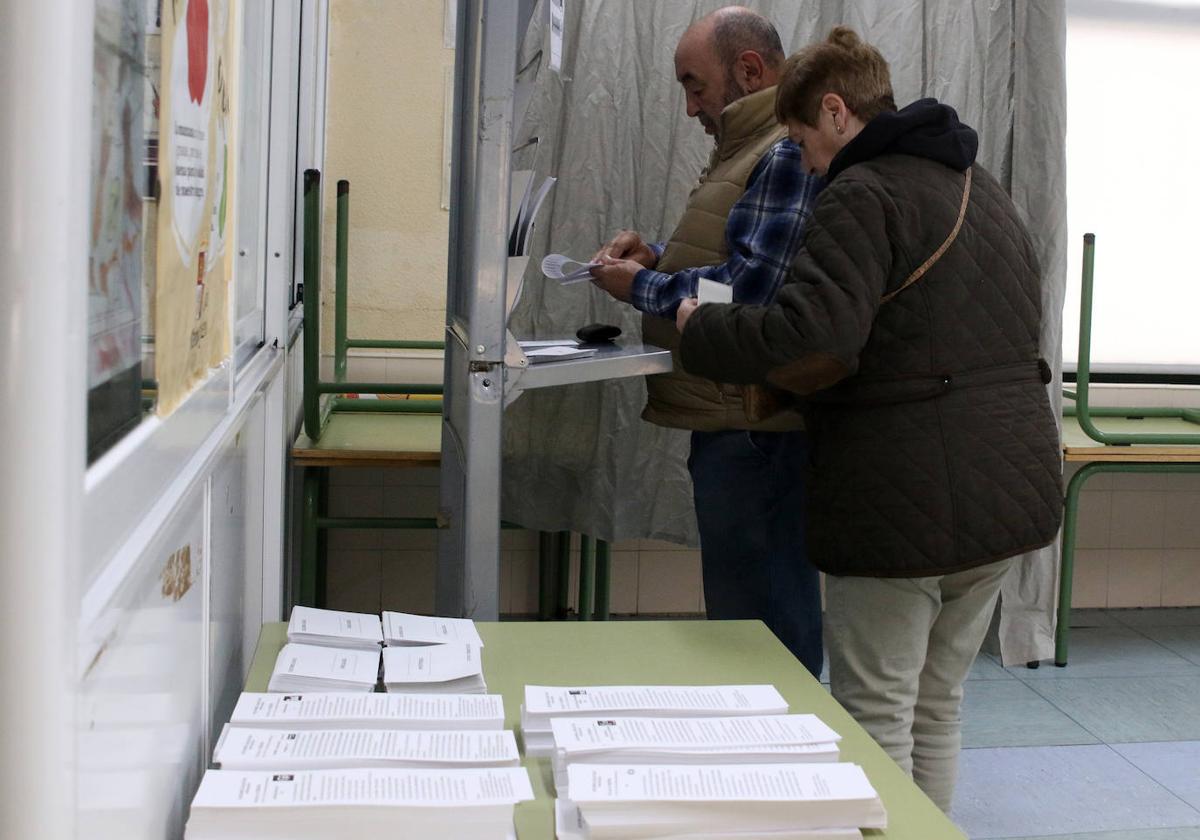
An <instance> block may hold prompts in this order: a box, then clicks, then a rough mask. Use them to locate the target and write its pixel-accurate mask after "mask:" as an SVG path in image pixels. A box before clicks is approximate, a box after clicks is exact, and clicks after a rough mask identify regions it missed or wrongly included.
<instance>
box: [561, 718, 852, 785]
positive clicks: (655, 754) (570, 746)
mask: <svg viewBox="0 0 1200 840" xmlns="http://www.w3.org/2000/svg"><path fill="white" fill-rule="evenodd" d="M550 726H551V729H552V731H553V735H554V762H553V764H554V784H555V786H556V787H557V788H558V794H559V796H566V787H567V767H568V766H569V765H571V764H797V763H800V762H807V761H827V762H828V761H837V760H838V758H839V751H838V741H840V740H841V736H840V735H838V734H837V733H836V732H834V731H833V730H832V729H830V728H829V727H828V726H826V725H825V724H824V723H823V722H821V720H820V718H818V717H817V716H816V715H767V716H744V717H714V718H626V717H618V718H609V719H605V718H554V719H552V720H551V721H550Z"/></svg>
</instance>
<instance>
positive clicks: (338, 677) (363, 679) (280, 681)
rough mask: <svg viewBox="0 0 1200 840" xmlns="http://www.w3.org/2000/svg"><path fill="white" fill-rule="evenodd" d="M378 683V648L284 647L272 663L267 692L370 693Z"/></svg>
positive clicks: (293, 645)
mask: <svg viewBox="0 0 1200 840" xmlns="http://www.w3.org/2000/svg"><path fill="white" fill-rule="evenodd" d="M378 681H379V648H376V649H375V650H350V649H346V648H329V647H318V646H317V645H295V644H286V645H284V646H283V650H281V651H280V652H279V657H278V658H277V659H276V660H275V670H274V671H273V672H272V673H271V681H270V682H269V683H268V684H267V691H272V692H281V693H287V692H302V691H374V690H375V684H376V683H377V682H378Z"/></svg>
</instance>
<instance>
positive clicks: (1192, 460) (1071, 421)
mask: <svg viewBox="0 0 1200 840" xmlns="http://www.w3.org/2000/svg"><path fill="white" fill-rule="evenodd" d="M1122 410H1124V409H1122ZM1128 411H1129V413H1130V414H1135V413H1136V412H1137V409H1136V408H1130V409H1128ZM1096 424H1097V426H1098V427H1100V429H1101V430H1102V431H1104V432H1109V433H1117V434H1144V435H1187V434H1191V435H1195V434H1196V432H1197V426H1196V424H1195V423H1190V422H1188V421H1186V420H1184V419H1182V418H1178V417H1144V418H1141V419H1136V418H1134V417H1107V416H1106V417H1103V418H1096ZM1062 446H1063V461H1064V462H1066V463H1075V464H1082V465H1083V466H1082V467H1081V468H1080V470H1079V471H1078V472H1076V473H1075V475H1073V476H1072V477H1071V480H1070V482H1069V483H1068V484H1067V493H1066V507H1065V509H1064V515H1063V533H1062V558H1061V564H1060V566H1059V584H1058V617H1057V620H1056V623H1055V629H1054V664H1055V665H1057V666H1058V667H1059V668H1064V667H1066V664H1067V652H1068V646H1069V643H1070V633H1071V583H1072V579H1073V577H1074V574H1075V530H1076V525H1077V523H1078V520H1079V493H1080V492H1081V491H1082V490H1083V485H1084V484H1085V483H1087V480H1088V479H1089V478H1091V477H1092V476H1093V475H1096V474H1097V473H1103V472H1123V473H1164V472H1181V473H1182V472H1191V473H1196V472H1200V446H1195V445H1163V444H1133V445H1131V446H1111V445H1106V444H1103V443H1100V442H1099V441H1096V440H1093V439H1092V438H1090V437H1088V435H1087V433H1086V432H1084V431H1083V429H1082V428H1080V426H1079V421H1078V419H1077V418H1075V417H1064V418H1063V426H1062ZM1030 664H1031V666H1032V665H1033V663H1030Z"/></svg>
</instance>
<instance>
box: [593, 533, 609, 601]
mask: <svg viewBox="0 0 1200 840" xmlns="http://www.w3.org/2000/svg"><path fill="white" fill-rule="evenodd" d="M611 549H612V546H610V545H609V544H608V542H606V541H605V540H596V610H595V618H596V621H608V615H609V612H608V600H609V599H608V590H609V586H610V585H611V580H612V550H611Z"/></svg>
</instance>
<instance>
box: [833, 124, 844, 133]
mask: <svg viewBox="0 0 1200 840" xmlns="http://www.w3.org/2000/svg"><path fill="white" fill-rule="evenodd" d="M833 127H834V128H835V129H837V133H838V134H841V133H842V127H841V126H840V125H838V124H837V123H834V124H833Z"/></svg>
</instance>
